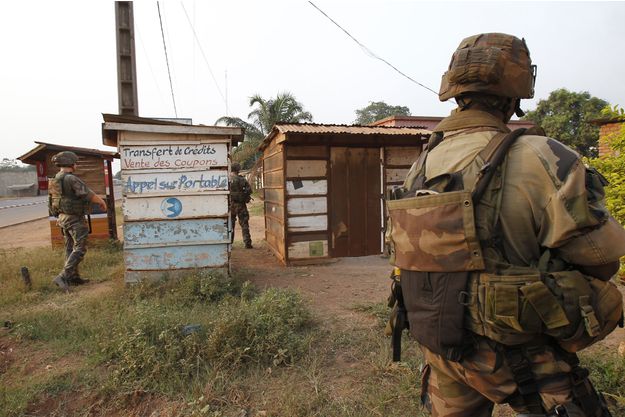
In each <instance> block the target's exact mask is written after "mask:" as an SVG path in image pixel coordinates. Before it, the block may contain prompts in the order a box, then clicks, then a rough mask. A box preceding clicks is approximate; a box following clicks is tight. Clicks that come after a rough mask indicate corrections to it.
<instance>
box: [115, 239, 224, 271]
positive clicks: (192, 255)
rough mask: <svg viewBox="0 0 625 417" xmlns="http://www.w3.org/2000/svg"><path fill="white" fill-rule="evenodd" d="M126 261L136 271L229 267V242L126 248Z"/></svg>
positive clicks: (129, 267) (130, 268)
mask: <svg viewBox="0 0 625 417" xmlns="http://www.w3.org/2000/svg"><path fill="white" fill-rule="evenodd" d="M124 261H125V262H126V269H128V270H135V271H136V270H139V271H162V270H176V269H195V268H209V267H213V268H215V267H227V265H228V244H227V243H221V244H213V245H190V246H168V247H149V248H125V249H124Z"/></svg>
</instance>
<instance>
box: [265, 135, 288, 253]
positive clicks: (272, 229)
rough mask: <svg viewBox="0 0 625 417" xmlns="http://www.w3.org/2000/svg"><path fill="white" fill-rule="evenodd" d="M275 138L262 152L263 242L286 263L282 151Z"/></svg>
mask: <svg viewBox="0 0 625 417" xmlns="http://www.w3.org/2000/svg"><path fill="white" fill-rule="evenodd" d="M279 137H280V136H277V137H275V138H274V139H273V140H272V141H271V143H270V144H269V146H268V147H267V148H266V149H265V150H264V152H263V194H264V209H265V210H264V211H265V240H266V241H267V244H268V245H269V247H270V248H271V249H272V250H273V252H274V253H275V255H276V256H277V257H278V259H280V260H281V261H282V262H286V249H285V244H284V237H285V228H286V227H285V215H284V212H285V204H284V157H285V156H284V151H283V145H282V144H278V143H277V139H278V138H279Z"/></svg>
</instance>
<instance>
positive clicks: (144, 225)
mask: <svg viewBox="0 0 625 417" xmlns="http://www.w3.org/2000/svg"><path fill="white" fill-rule="evenodd" d="M214 243H229V240H228V222H227V220H226V219H223V218H221V219H220V218H217V219H197V220H195V219H193V220H175V221H171V220H159V221H145V222H128V223H125V224H124V244H125V245H126V247H127V248H137V247H148V246H177V245H197V244H203V245H210V244H214Z"/></svg>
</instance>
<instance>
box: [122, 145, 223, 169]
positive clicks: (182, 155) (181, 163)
mask: <svg viewBox="0 0 625 417" xmlns="http://www.w3.org/2000/svg"><path fill="white" fill-rule="evenodd" d="M119 154H120V158H121V167H122V170H133V169H155V168H163V169H184V170H197V169H207V168H211V167H225V166H227V165H228V147H227V145H226V144H225V143H202V144H191V145H185V144H180V145H175V144H174V145H144V146H121V147H120V148H119Z"/></svg>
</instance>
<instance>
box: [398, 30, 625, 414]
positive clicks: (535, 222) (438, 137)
mask: <svg viewBox="0 0 625 417" xmlns="http://www.w3.org/2000/svg"><path fill="white" fill-rule="evenodd" d="M535 76H536V67H535V66H534V65H532V64H531V60H530V55H529V50H528V48H527V45H526V43H525V40H523V39H518V38H516V37H514V36H511V35H506V34H501V33H487V34H481V35H476V36H472V37H469V38H466V39H464V40H463V41H462V42H461V43H460V46H459V47H458V49H457V50H456V52H455V53H454V54H453V57H452V59H451V63H450V65H449V69H448V71H447V72H446V73H445V74H444V75H443V78H442V82H441V88H440V93H439V98H440V99H441V100H442V101H444V100H447V99H450V98H454V99H455V100H456V102H457V104H458V108H457V109H456V110H454V111H453V112H452V114H451V115H450V116H449V117H447V118H445V119H443V120H442V121H441V122H440V124H439V125H438V126H437V127H436V128H434V129H433V131H434V133H433V134H432V137H431V138H430V141H429V143H428V148H427V150H426V151H424V152H423V153H422V155H421V156H420V158H419V160H418V161H417V162H416V163H415V164H414V165H413V167H412V168H411V170H410V172H409V174H408V176H407V178H406V181H405V183H404V186H403V188H402V189H400V191H399V192H398V193H395V198H396V199H395V200H392V201H389V202H388V208H389V213H390V218H391V232H390V238H391V244H392V248H393V250H392V259H393V262H394V263H395V265H397V267H399V268H400V269H401V291H402V293H403V301H404V305H405V307H406V310H407V317H408V322H409V327H410V332H411V333H412V335H413V336H414V337H415V338H416V339H417V341H418V342H419V344H420V345H421V347H422V350H423V353H424V356H425V361H426V363H427V366H426V367H425V368H424V371H423V375H422V381H423V384H422V396H421V399H422V402H423V404H424V406H425V407H426V408H427V409H429V410H430V411H431V413H432V415H433V416H435V417H443V416H444V417H489V416H491V414H492V410H493V406H494V404H495V403H497V404H500V403H508V404H509V405H510V406H511V407H512V408H513V409H514V410H515V411H516V412H517V413H519V416H525V417H530V416H531V417H541V416H542V417H556V416H569V417H608V416H610V415H611V414H610V411H609V410H608V408H607V406H606V403H605V401H604V398H603V396H602V395H601V394H600V393H598V392H597V391H596V390H595V389H594V388H593V386H592V384H591V382H590V381H589V379H588V371H587V370H586V369H584V368H583V367H581V366H580V364H579V360H578V358H577V355H576V353H575V352H577V351H579V350H581V349H583V348H585V347H587V346H589V345H591V344H593V343H595V342H597V341H599V340H601V339H603V338H605V337H606V336H607V335H608V334H609V333H610V332H611V331H612V330H614V328H615V327H616V326H617V324H621V325H622V323H623V322H622V321H623V304H622V296H621V294H620V292H619V290H618V289H617V288H616V287H615V285H614V284H613V283H612V282H610V278H611V277H612V276H613V275H614V274H615V273H616V272H617V271H618V269H619V258H620V257H622V256H623V255H625V231H624V230H623V228H622V227H621V225H619V224H618V223H617V222H616V220H615V219H614V218H613V217H612V216H611V215H610V214H609V213H608V211H607V210H606V208H605V205H604V191H603V187H604V186H605V185H606V184H607V182H606V181H605V179H604V178H603V177H602V176H601V174H599V173H598V172H597V171H595V170H594V169H592V168H590V167H587V166H585V165H584V163H583V161H582V160H581V158H580V156H579V155H578V154H577V153H576V152H575V151H573V150H572V149H570V148H569V147H567V146H565V145H563V144H562V143H560V142H558V141H556V140H554V139H552V138H549V137H545V136H543V135H541V134H540V133H541V132H540V130H539V129H536V130H528V131H524V130H523V129H519V130H517V131H515V132H512V133H510V130H509V129H508V127H507V126H506V123H507V122H508V121H509V120H510V118H511V117H512V115H513V114H515V113H516V114H517V115H518V116H522V115H523V112H522V111H521V108H520V105H519V103H520V99H522V98H531V97H533V95H534V81H535Z"/></svg>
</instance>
